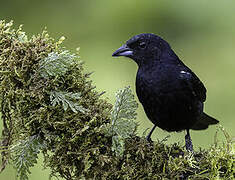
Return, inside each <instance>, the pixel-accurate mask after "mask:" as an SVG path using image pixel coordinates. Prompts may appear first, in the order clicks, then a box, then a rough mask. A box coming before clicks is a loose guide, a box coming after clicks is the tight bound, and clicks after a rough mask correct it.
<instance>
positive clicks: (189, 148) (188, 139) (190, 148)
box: [185, 133, 193, 152]
mask: <svg viewBox="0 0 235 180" xmlns="http://www.w3.org/2000/svg"><path fill="white" fill-rule="evenodd" d="M185 147H186V150H187V151H190V152H193V143H192V140H191V137H190V135H189V133H187V134H186V136H185Z"/></svg>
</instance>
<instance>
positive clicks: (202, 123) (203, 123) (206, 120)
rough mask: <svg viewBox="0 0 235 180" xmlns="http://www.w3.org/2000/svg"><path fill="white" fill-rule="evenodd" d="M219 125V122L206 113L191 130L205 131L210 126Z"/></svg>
mask: <svg viewBox="0 0 235 180" xmlns="http://www.w3.org/2000/svg"><path fill="white" fill-rule="evenodd" d="M217 123H219V121H218V120H216V119H215V118H213V117H211V116H209V115H207V114H206V113H203V114H202V116H201V117H200V119H199V121H198V122H197V123H196V124H194V125H193V127H192V128H191V129H193V130H203V129H207V128H208V126H209V125H212V124H217Z"/></svg>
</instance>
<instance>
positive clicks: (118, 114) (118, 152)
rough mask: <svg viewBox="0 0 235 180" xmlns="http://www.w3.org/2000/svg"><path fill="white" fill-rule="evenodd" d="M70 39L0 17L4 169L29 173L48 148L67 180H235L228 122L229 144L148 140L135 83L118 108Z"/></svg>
mask: <svg viewBox="0 0 235 180" xmlns="http://www.w3.org/2000/svg"><path fill="white" fill-rule="evenodd" d="M63 39H64V38H63V37H62V38H61V39H60V40H59V41H55V40H54V39H52V38H50V36H49V35H48V34H47V33H46V32H43V33H41V34H39V35H37V36H33V37H31V38H28V37H27V36H26V34H25V33H24V32H23V31H22V30H21V27H19V29H17V30H14V29H13V28H12V22H10V23H6V22H5V21H0V110H1V113H2V117H1V119H2V121H3V131H2V139H1V145H0V146H1V152H2V153H1V157H2V166H1V170H3V169H4V167H5V166H6V165H7V162H10V163H12V164H13V165H14V167H15V168H16V169H17V172H18V176H19V177H20V178H21V179H27V177H28V173H29V170H30V169H29V168H30V167H31V166H33V165H34V164H35V163H36V160H37V155H38V153H39V152H42V153H43V155H44V166H45V167H47V168H50V169H51V172H52V173H51V176H52V177H53V176H59V177H62V178H64V179H67V180H71V179H98V180H99V179H105V180H106V179H121V180H122V179H199V180H200V179H216V178H217V179H220V178H221V179H234V176H235V162H234V159H235V157H234V140H233V139H232V138H230V137H229V135H228V134H227V133H226V132H225V131H224V130H223V128H220V131H222V132H224V134H225V137H226V139H227V142H225V143H224V144H223V145H218V143H215V144H214V145H212V147H211V148H209V149H208V150H200V151H198V152H195V153H194V154H191V153H189V152H187V151H185V150H184V148H183V147H181V146H180V145H179V144H173V145H166V144H165V142H164V141H156V142H153V143H148V142H146V140H145V138H142V137H138V136H137V135H136V128H137V124H136V123H135V122H134V119H135V118H136V108H137V104H136V102H135V100H134V97H133V95H132V93H131V91H130V89H128V88H125V89H123V90H121V91H119V92H118V94H117V100H116V103H115V105H114V106H113V108H112V105H111V104H110V103H109V102H108V101H107V100H105V99H103V98H101V94H102V93H99V92H97V91H96V89H95V86H94V85H93V84H92V82H91V80H89V73H85V72H84V69H83V64H82V62H81V61H80V60H79V57H78V55H76V54H73V53H70V52H69V51H67V50H65V48H63V47H61V43H62V41H63ZM216 142H217V141H216ZM27 153H29V154H27ZM19 163H21V164H22V166H21V165H20V164H19Z"/></svg>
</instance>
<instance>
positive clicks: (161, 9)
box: [0, 0, 235, 180]
mask: <svg viewBox="0 0 235 180" xmlns="http://www.w3.org/2000/svg"><path fill="white" fill-rule="evenodd" d="M0 19H5V20H7V21H9V20H14V24H15V27H17V26H18V25H20V24H23V25H24V31H26V32H27V34H28V35H29V36H31V35H33V34H37V33H40V32H41V31H42V30H43V29H44V27H47V30H48V31H49V34H50V35H51V36H52V37H54V38H55V39H59V37H61V36H65V37H66V41H65V43H64V45H65V46H66V48H68V49H70V50H71V51H75V49H76V48H77V47H80V48H81V49H80V55H81V58H82V60H84V61H85V67H86V68H87V69H86V71H94V72H95V73H94V74H93V76H92V79H93V80H94V83H95V84H96V86H97V88H98V89H99V90H100V91H103V90H105V91H106V94H105V96H106V97H107V98H108V99H110V101H112V102H113V101H114V97H115V96H114V95H115V92H116V91H117V90H118V89H120V88H123V87H124V86H128V85H130V86H131V88H132V89H133V91H135V76H136V71H137V65H136V64H135V63H134V62H133V61H131V60H129V59H126V58H118V59H114V58H112V57H111V54H112V53H113V51H114V50H116V49H117V48H118V47H119V46H121V44H123V43H124V42H125V41H126V40H127V39H129V38H130V37H131V36H133V35H136V34H139V33H143V32H151V33H156V34H158V35H159V36H161V37H163V38H164V39H165V40H167V41H168V42H169V43H170V44H171V46H172V48H173V49H174V50H175V52H176V54H178V56H179V57H180V58H181V60H183V61H184V62H185V63H186V64H187V65H188V66H189V67H191V69H192V70H193V71H194V72H195V73H196V74H197V75H198V76H199V77H200V78H201V80H202V81H203V82H204V84H205V86H206V87H207V90H208V93H207V101H206V104H205V111H206V112H207V113H208V114H210V115H212V116H214V117H216V118H217V119H218V120H220V122H221V123H220V124H221V125H223V126H224V127H225V129H226V130H227V131H228V132H229V133H230V135H232V136H234V135H235V124H234V114H235V105H234V103H235V78H234V77H235V1H220V0H214V1H209V0H198V1H188V0H179V1H166V0H158V1H156V0H148V1H143V0H142V1H141V0H119V1H111V0H99V1H94V0H69V1H65V0H64V1H62V0H50V1H48V0H47V1H46V0H41V1H36V0H20V1H19V0H9V1H1V3H0ZM137 120H138V122H139V123H140V126H139V129H138V131H139V134H140V135H142V134H143V132H144V131H145V130H146V129H147V128H151V127H152V124H151V123H150V121H149V120H148V119H147V118H146V116H145V114H144V112H143V108H142V106H141V105H140V106H139V109H138V119H137ZM1 126H2V124H0V129H1ZM215 131H216V126H211V127H210V128H209V129H208V130H206V131H193V132H192V133H191V134H192V139H193V143H194V146H195V148H198V147H203V148H207V147H209V146H210V144H212V143H213V138H214V134H215ZM168 134H169V133H167V132H164V131H162V130H160V129H159V128H158V129H156V130H155V132H154V134H153V139H156V138H158V139H160V140H161V139H163V138H164V137H166V136H167V135H168ZM184 135H185V133H184V132H181V133H171V137H170V138H169V140H168V141H167V143H173V142H180V143H181V144H184ZM42 169H43V168H42V160H41V159H40V161H39V163H38V165H37V167H34V168H32V175H30V180H44V179H48V176H49V172H50V171H49V170H42ZM15 176H16V172H15V171H14V170H13V169H12V168H11V167H9V166H8V168H7V169H6V170H5V171H4V172H3V173H2V174H0V180H14V179H15Z"/></svg>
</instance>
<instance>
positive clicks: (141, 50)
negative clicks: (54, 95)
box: [112, 33, 170, 65]
mask: <svg viewBox="0 0 235 180" xmlns="http://www.w3.org/2000/svg"><path fill="white" fill-rule="evenodd" d="M165 49H170V46H169V44H168V43H167V42H166V41H164V40H163V39H162V38H160V37H159V36H157V35H155V34H150V33H145V34H139V35H136V36H134V37H132V38H131V39H129V40H128V41H127V42H126V43H125V44H124V45H123V46H121V47H120V48H119V49H117V50H116V51H115V52H114V53H113V55H112V56H125V57H129V58H131V59H133V60H134V61H135V62H136V63H137V64H138V65H142V64H146V63H149V61H157V60H159V59H160V57H161V55H162V52H163V51H164V50H165Z"/></svg>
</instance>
